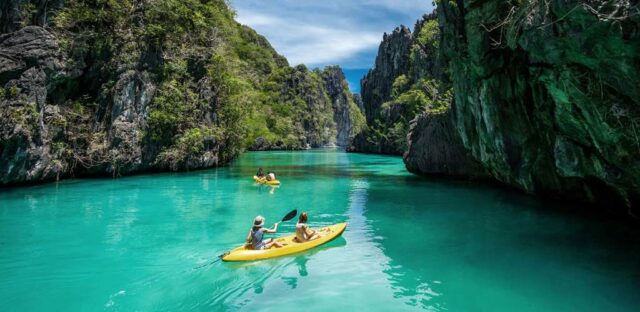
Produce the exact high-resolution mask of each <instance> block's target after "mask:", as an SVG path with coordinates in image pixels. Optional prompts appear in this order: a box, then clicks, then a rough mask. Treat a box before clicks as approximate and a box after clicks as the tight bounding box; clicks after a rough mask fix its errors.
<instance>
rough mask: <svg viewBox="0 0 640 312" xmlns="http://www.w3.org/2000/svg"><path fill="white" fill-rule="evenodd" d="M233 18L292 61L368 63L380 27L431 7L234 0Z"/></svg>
mask: <svg viewBox="0 0 640 312" xmlns="http://www.w3.org/2000/svg"><path fill="white" fill-rule="evenodd" d="M232 2H233V5H234V7H235V9H236V11H237V13H238V17H237V19H238V22H240V23H242V24H245V25H248V26H250V27H252V28H254V29H255V30H256V31H257V32H258V33H260V34H262V35H264V36H265V37H267V39H268V40H269V42H271V44H272V45H273V47H274V48H275V49H276V50H277V51H278V52H279V53H280V54H283V55H284V56H285V57H286V58H287V59H288V60H289V62H290V63H291V64H292V65H295V64H300V63H303V64H306V65H307V66H310V67H315V66H324V65H329V64H339V65H342V66H343V67H347V68H349V67H350V68H362V67H371V66H372V65H373V60H374V58H375V54H376V52H377V47H378V45H379V43H380V41H381V40H382V34H383V33H384V32H390V31H392V30H393V29H394V28H395V27H396V26H398V25H400V24H403V23H404V24H405V25H409V26H412V25H413V23H415V21H416V20H417V19H418V18H419V17H420V16H421V15H422V14H424V13H427V12H428V11H430V10H431V9H432V8H431V5H430V1H428V0H402V1H400V0H350V1H344V0H322V1H318V0H270V1H265V0H233V1H232Z"/></svg>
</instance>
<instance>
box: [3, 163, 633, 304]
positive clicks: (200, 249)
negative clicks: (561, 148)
mask: <svg viewBox="0 0 640 312" xmlns="http://www.w3.org/2000/svg"><path fill="white" fill-rule="evenodd" d="M258 166H262V167H265V168H268V169H271V170H274V171H275V172H276V173H277V174H278V177H279V178H280V179H281V181H282V186H281V187H279V188H273V189H272V188H270V187H265V186H257V185H255V184H254V183H253V181H252V179H251V176H252V175H253V174H254V172H255V171H256V169H257V167H258ZM293 208H297V209H298V210H300V211H307V212H308V213H309V215H310V223H311V224H312V225H313V226H322V225H328V224H333V223H336V222H344V221H346V222H348V224H349V225H348V227H347V230H346V232H345V233H344V235H343V236H342V237H341V238H339V239H337V240H335V241H333V242H331V243H329V244H327V245H324V246H322V247H320V248H317V249H314V250H311V251H308V252H304V253H300V254H297V255H295V256H288V257H283V258H277V259H272V260H265V261H259V262H252V263H244V264H233V263H221V262H217V263H213V264H211V262H212V260H214V259H215V258H216V256H217V255H218V254H220V253H222V252H224V251H225V250H228V249H230V248H231V247H234V246H235V245H238V244H240V243H241V242H242V241H243V239H244V237H245V236H246V234H247V231H248V230H249V227H250V225H251V222H252V220H253V218H254V217H255V216H256V215H258V214H261V215H264V216H265V217H266V218H267V222H268V223H269V224H271V223H272V222H275V221H276V220H277V219H279V218H281V217H282V216H283V215H284V214H286V213H287V212H288V211H290V210H291V209H293ZM294 225H295V222H288V223H284V224H282V225H281V226H280V229H279V232H281V233H290V232H292V231H293V230H294ZM334 308H336V309H341V310H344V311H353V310H362V311H367V310H371V311H403V310H432V311H640V235H639V232H638V231H637V230H634V229H633V228H630V227H629V225H621V224H620V222H617V223H615V222H610V221H605V222H603V221H602V220H598V219H597V218H593V217H585V216H584V215H582V216H580V215H576V214H574V213H569V212H561V211H559V210H558V209H556V208H553V207H549V204H548V203H543V202H540V201H537V200H535V199H533V198H530V197H527V196H524V195H520V194H516V193H513V192H510V191H506V190H503V189H498V188H493V187H489V186H479V185H475V184H471V183H461V182H450V181H449V182H446V181H429V180H426V179H424V178H419V177H415V176H412V175H410V174H408V173H407V172H406V171H405V169H404V166H403V164H402V160H401V159H400V158H396V157H386V156H372V155H360V154H346V153H343V152H338V151H334V150H312V151H306V152H262V153H247V154H244V155H243V156H242V157H241V158H240V159H239V160H237V161H235V162H234V163H233V164H232V165H231V166H229V167H226V168H220V169H217V170H206V171H195V172H188V173H179V174H154V175H141V176H134V177H125V178H120V179H115V180H113V179H86V180H69V181H63V182H60V183H57V184H47V185H40V186H32V187H24V188H15V189H4V190H0V311H29V310H47V311H100V310H105V311H136V310H137V311H176V310H203V311H210V310H274V311H276V310H277V311H323V310H329V309H334Z"/></svg>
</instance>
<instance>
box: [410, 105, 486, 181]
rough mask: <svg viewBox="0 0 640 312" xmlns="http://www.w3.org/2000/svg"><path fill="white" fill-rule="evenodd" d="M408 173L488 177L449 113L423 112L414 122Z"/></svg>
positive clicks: (411, 132)
mask: <svg viewBox="0 0 640 312" xmlns="http://www.w3.org/2000/svg"><path fill="white" fill-rule="evenodd" d="M408 142H409V148H408V150H407V152H405V153H404V157H403V160H404V163H405V165H406V167H407V170H409V171H410V172H413V173H417V174H427V175H446V176H459V177H476V178H480V177H485V176H486V174H485V173H484V172H483V169H482V167H481V166H480V164H479V163H478V162H476V161H475V159H473V158H472V157H471V155H469V153H468V152H467V151H466V150H465V148H464V145H462V141H461V140H460V137H459V136H458V134H457V133H456V131H455V128H454V127H453V122H452V120H451V116H450V114H449V112H446V113H441V114H429V113H423V114H421V115H418V116H417V117H416V119H414V120H413V121H412V122H411V130H410V131H409V138H408Z"/></svg>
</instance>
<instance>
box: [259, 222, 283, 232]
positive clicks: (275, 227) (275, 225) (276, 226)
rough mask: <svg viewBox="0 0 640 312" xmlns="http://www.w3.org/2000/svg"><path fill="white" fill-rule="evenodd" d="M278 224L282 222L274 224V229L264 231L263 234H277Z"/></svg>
mask: <svg viewBox="0 0 640 312" xmlns="http://www.w3.org/2000/svg"><path fill="white" fill-rule="evenodd" d="M278 223H280V222H276V223H274V224H273V228H272V229H266V228H265V229H262V231H263V232H265V233H275V232H276V231H277V230H278Z"/></svg>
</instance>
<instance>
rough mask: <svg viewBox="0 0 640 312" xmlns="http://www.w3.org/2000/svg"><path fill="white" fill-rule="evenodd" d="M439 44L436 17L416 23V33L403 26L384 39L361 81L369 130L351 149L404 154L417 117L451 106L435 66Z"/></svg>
mask: <svg viewBox="0 0 640 312" xmlns="http://www.w3.org/2000/svg"><path fill="white" fill-rule="evenodd" d="M439 40H440V37H439V29H438V22H437V21H436V20H435V17H434V16H425V17H424V18H423V19H422V20H420V21H418V23H417V24H416V27H415V29H414V32H413V33H410V32H409V30H408V29H406V28H404V27H402V28H398V29H396V30H395V31H394V32H393V33H392V34H391V35H388V36H387V35H385V41H383V43H382V44H381V47H380V52H379V55H378V59H377V60H376V68H374V69H373V70H372V71H370V72H369V74H368V75H367V77H365V78H364V80H363V86H362V89H363V94H364V100H365V101H366V103H365V106H366V107H367V109H368V111H367V116H368V117H369V119H368V129H367V130H366V131H364V132H362V133H361V134H360V135H359V136H358V137H356V138H355V140H354V142H353V143H352V146H351V148H350V149H351V150H352V151H356V152H374V153H385V154H402V153H403V152H405V151H406V150H407V134H408V132H409V125H410V122H411V121H412V120H413V119H414V118H415V117H416V116H417V115H419V114H420V113H423V112H429V113H442V112H444V111H446V110H447V109H448V108H449V106H450V104H451V101H452V98H453V96H452V92H451V90H450V86H449V84H448V83H446V80H444V79H442V78H441V74H440V72H439V71H440V68H438V67H437V64H438V61H437V58H438V55H439V53H438V52H439V51H438V46H439ZM389 56H391V57H389ZM387 58H388V59H387ZM398 59H400V62H398V61H397V60H398ZM391 63H393V64H395V63H399V64H400V65H398V66H397V67H393V66H392V65H390V64H391ZM389 67H391V68H389ZM369 94H371V95H369ZM378 103H380V104H378ZM366 104H368V105H366Z"/></svg>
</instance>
